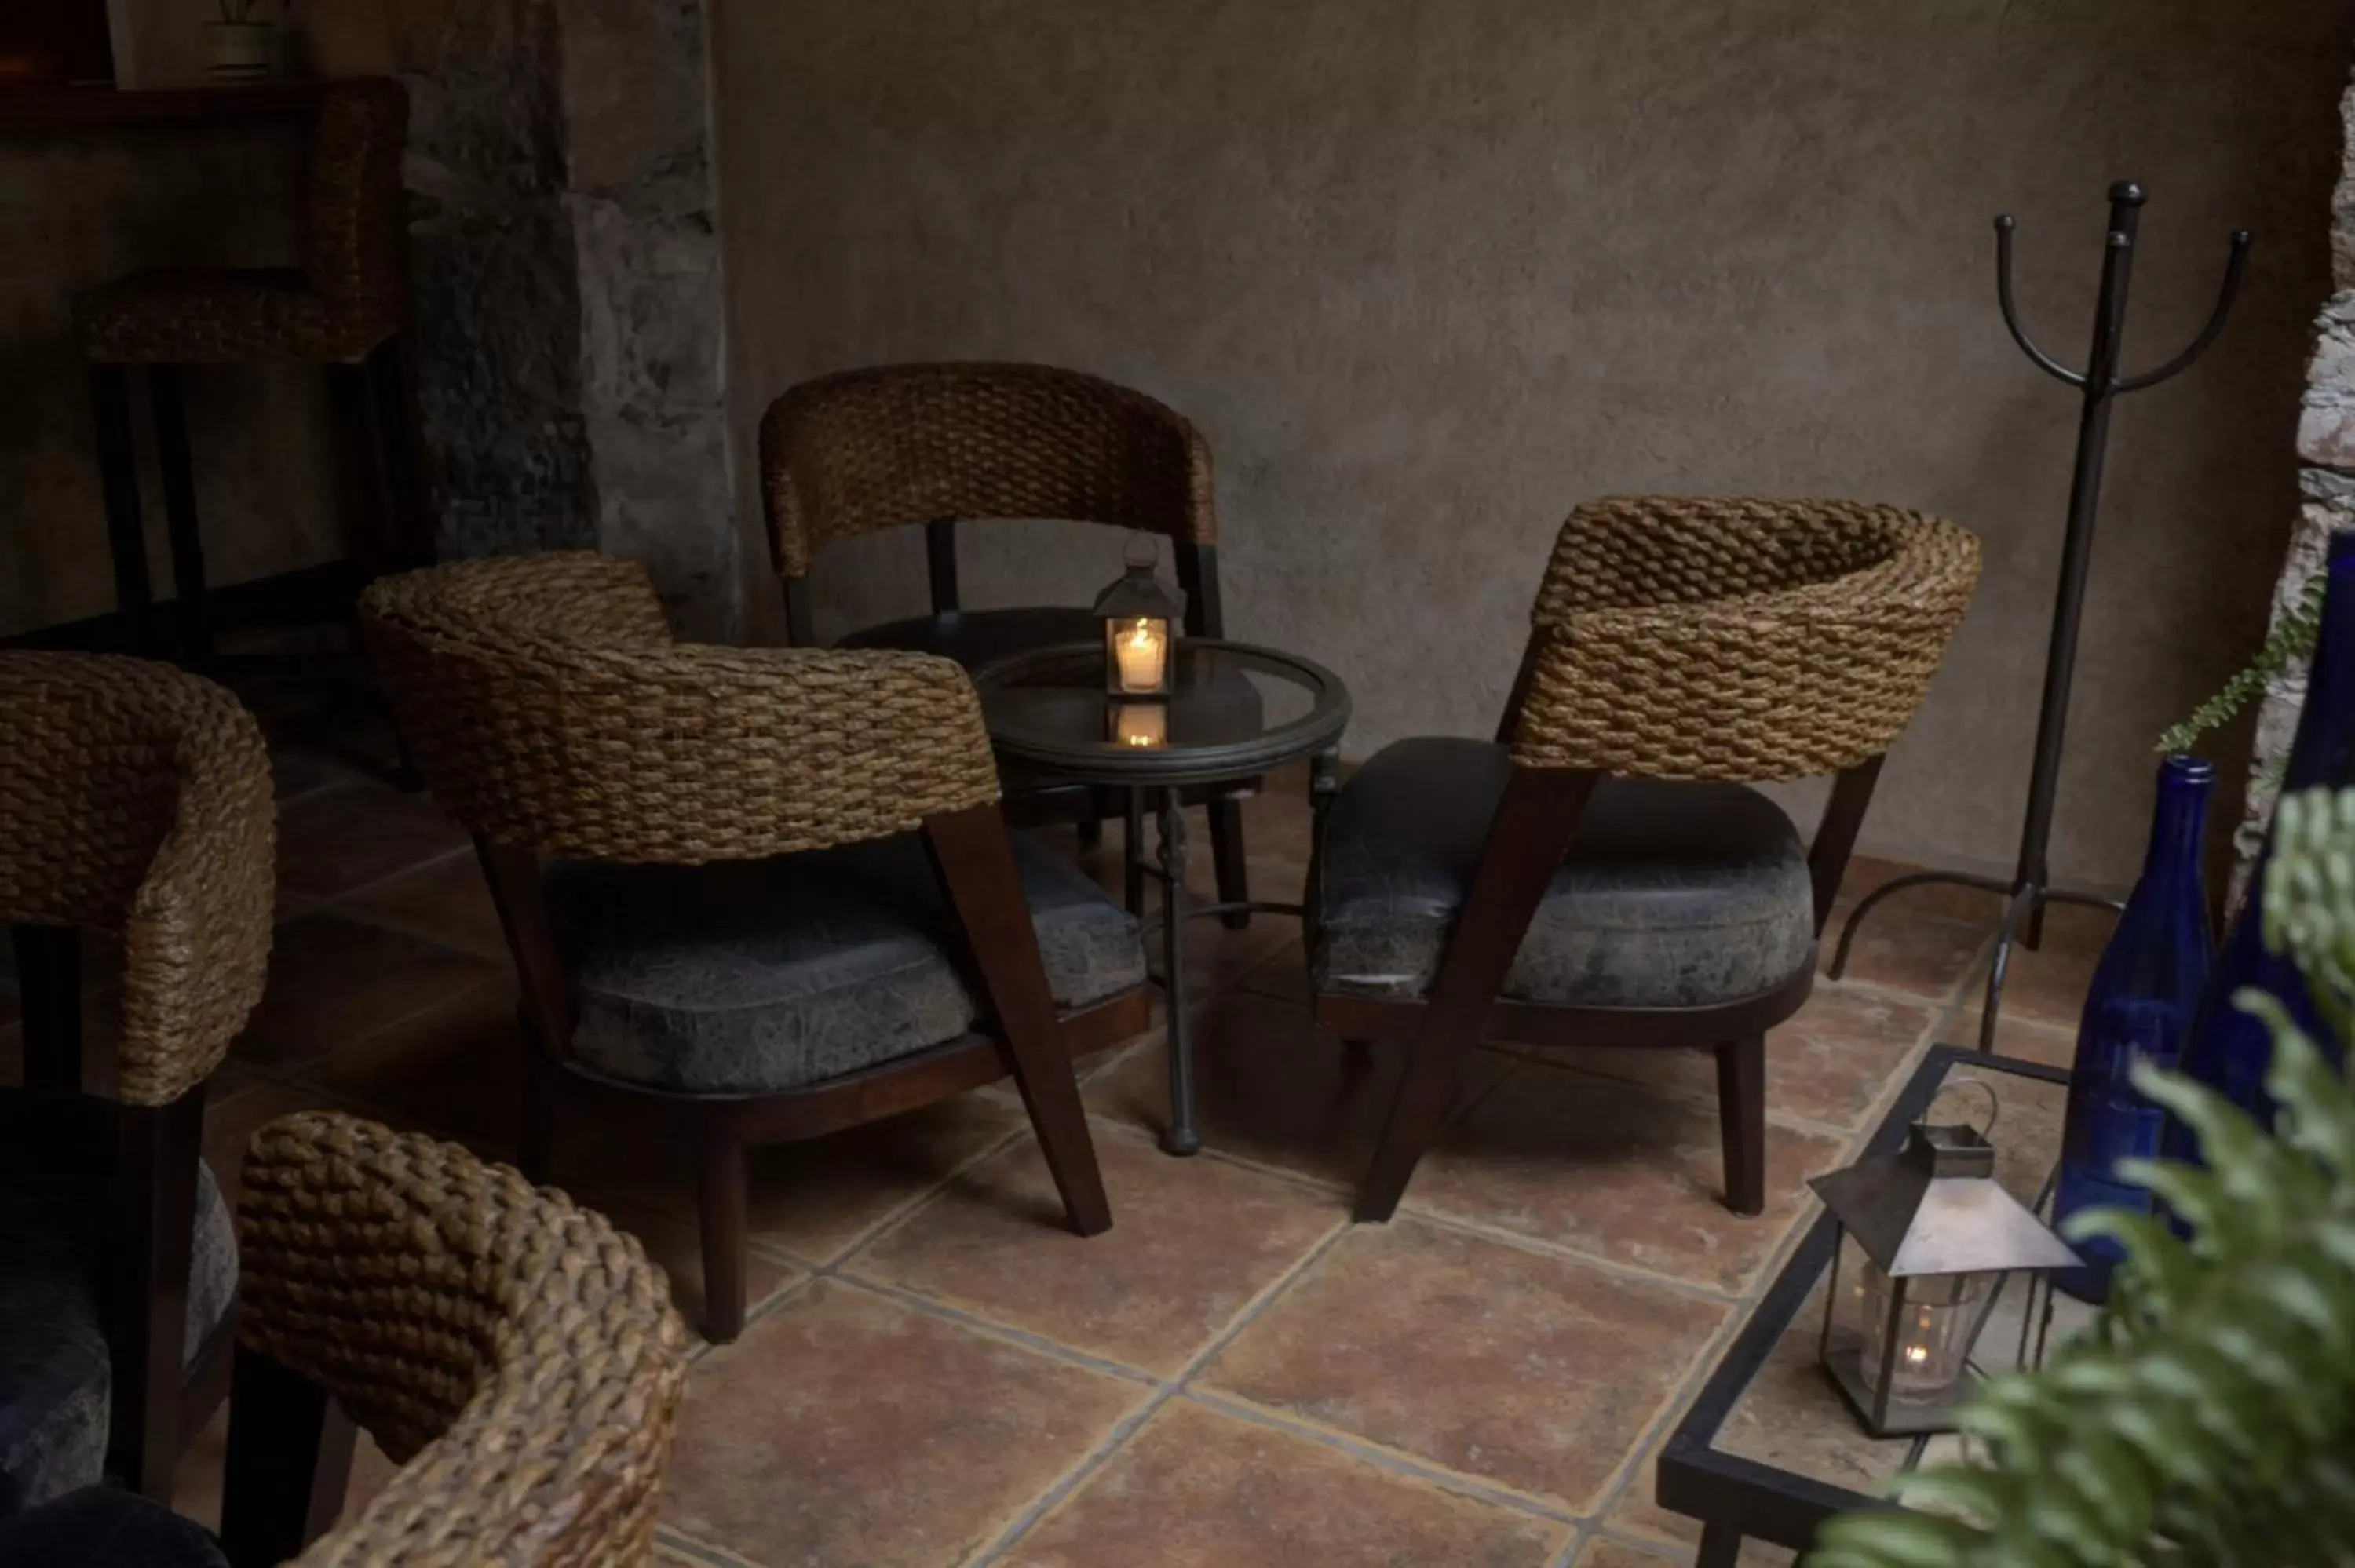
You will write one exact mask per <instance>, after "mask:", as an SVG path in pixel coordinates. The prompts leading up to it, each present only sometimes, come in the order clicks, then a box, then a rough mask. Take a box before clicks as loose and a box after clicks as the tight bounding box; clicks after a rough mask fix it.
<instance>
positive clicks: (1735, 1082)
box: [1717, 1034, 1766, 1214]
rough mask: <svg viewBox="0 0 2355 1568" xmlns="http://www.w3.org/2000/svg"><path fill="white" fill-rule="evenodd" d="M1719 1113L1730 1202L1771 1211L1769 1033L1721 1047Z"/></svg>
mask: <svg viewBox="0 0 2355 1568" xmlns="http://www.w3.org/2000/svg"><path fill="white" fill-rule="evenodd" d="M1717 1115H1718V1121H1719V1126H1720V1130H1721V1135H1722V1137H1723V1139H1724V1142H1725V1206H1726V1207H1727V1208H1729V1209H1732V1211H1733V1212H1734V1213H1737V1214H1763V1213H1765V1212H1766V1037H1765V1036H1764V1034H1753V1035H1751V1036H1749V1037H1748V1038H1746V1039H1742V1040H1729V1041H1727V1042H1726V1043H1725V1044H1722V1045H1720V1046H1719V1047H1718V1048H1717Z"/></svg>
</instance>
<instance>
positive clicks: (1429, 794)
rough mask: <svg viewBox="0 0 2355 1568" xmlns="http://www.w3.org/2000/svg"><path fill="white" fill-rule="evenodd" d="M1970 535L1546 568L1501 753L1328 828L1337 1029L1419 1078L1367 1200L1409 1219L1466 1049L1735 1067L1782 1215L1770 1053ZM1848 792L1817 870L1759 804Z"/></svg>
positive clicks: (1929, 663) (1791, 506) (1838, 522)
mask: <svg viewBox="0 0 2355 1568" xmlns="http://www.w3.org/2000/svg"><path fill="white" fill-rule="evenodd" d="M1978 568H1979V549H1978V541H1977V539H1976V538H1974V537H1973V536H1972V535H1969V534H1967V533H1966V532H1964V531H1963V530H1962V529H1960V528H1957V527H1955V525H1954V524H1950V523H1945V522H1941V521H1939V520H1937V519H1934V518H1931V517H1925V516H1923V515H1921V514H1915V513H1910V512H1901V511H1898V510H1896V509H1894V508H1891V507H1883V506H1870V505H1864V504H1860V503H1852V502H1838V501H1817V502H1780V501H1752V500H1710V501H1699V500H1679V499H1655V498H1645V499H1635V498H1622V499H1615V500H1607V501H1602V502H1597V503H1593V504H1591V505H1586V506H1582V507H1580V508H1579V509H1578V510H1577V511H1576V512H1574V513H1573V514H1572V515H1571V518H1570V521H1569V522H1568V523H1567V524H1565V525H1564V526H1563V528H1562V530H1561V537H1560V538H1559V540H1558V541H1557V542H1556V544H1555V546H1554V551H1553V558H1552V561H1551V563H1550V565H1549V566H1548V567H1547V569H1546V575H1545V581H1544V584H1543V586H1542V587H1541V588H1540V590H1539V592H1538V598H1537V606H1536V609H1535V610H1534V611H1533V612H1532V614H1531V617H1530V620H1531V621H1532V630H1531V633H1530V637H1529V645H1528V649H1527V652H1525V654H1524V656H1523V658H1522V662H1521V670H1520V675H1519V678H1518V680H1517V681H1516V683H1515V684H1514V688H1513V693H1512V695H1511V697H1510V698H1509V699H1508V703H1507V705H1506V713H1505V717H1504V722H1503V724H1502V726H1500V728H1499V731H1498V736H1497V742H1496V744H1494V745H1490V744H1488V743H1486V742H1482V741H1476V740H1457V739H1419V740H1407V741H1401V742H1399V743H1397V744H1396V745H1393V746H1391V747H1386V748H1384V749H1383V750H1382V751H1380V753H1378V754H1376V755H1375V756H1374V757H1373V758H1371V759H1370V760H1369V761H1368V762H1367V763H1366V764H1365V766H1364V767H1363V768H1360V769H1359V771H1358V772H1357V773H1356V775H1354V776H1353V777H1352V778H1351V779H1350V780H1349V782H1348V785H1347V786H1346V787H1345V788H1344V789H1342V791H1341V794H1340V796H1339V798H1338V800H1336V802H1335V803H1334V805H1333V807H1332V809H1331V810H1330V812H1329V814H1328V816H1327V821H1326V828H1325V842H1324V844H1323V845H1322V846H1321V851H1320V856H1319V861H1318V879H1319V885H1318V887H1317V888H1316V890H1315V891H1314V892H1313V894H1312V897H1314V898H1315V899H1316V901H1317V907H1318V917H1317V920H1316V928H1315V937H1314V945H1313V948H1312V951H1311V955H1310V968H1311V976H1312V983H1313V988H1314V991H1315V992H1316V1016H1317V1020H1318V1022H1320V1023H1322V1024H1324V1025H1326V1026H1327V1027H1328V1028H1330V1029H1332V1030H1333V1031H1334V1032H1336V1033H1338V1034H1339V1035H1341V1036H1342V1037H1343V1038H1344V1039H1348V1040H1352V1041H1368V1040H1377V1039H1392V1040H1403V1041H1406V1042H1409V1043H1410V1045H1411V1052H1412V1054H1411V1057H1410V1061H1409V1065H1408V1068H1407V1073H1406V1076H1405V1078H1404V1080H1403V1081H1402V1083H1401V1085H1400V1087H1399V1091H1398V1098H1397V1101H1396V1103H1395V1105H1394V1106H1393V1107H1392V1109H1391V1118H1390V1123H1389V1126H1388V1128H1386V1130H1385V1131H1384V1133H1383V1137H1382V1141H1381V1144H1380V1150H1379V1151H1378V1152H1377V1153H1376V1155H1375V1158H1374V1161H1373V1165H1372V1168H1371V1171H1369V1175H1368V1177H1367V1179H1366V1182H1365V1185H1364V1187H1363V1188H1362V1189H1361V1190H1360V1192H1359V1200H1358V1217H1359V1219H1361V1220H1384V1219H1388V1218H1389V1217H1390V1215H1391V1213H1392V1211H1393V1210H1394V1209H1395V1208H1396V1207H1397V1204H1398V1201H1399V1198H1400V1195H1401V1193H1402V1192H1404V1190H1405V1187H1406V1183H1407V1181H1408V1179H1409V1177H1410V1176H1411V1175H1412V1173H1413V1171H1414V1167H1415V1163H1416V1161H1417V1160H1420V1159H1421V1157H1422V1155H1423V1150H1425V1149H1426V1148H1427V1147H1428V1146H1429V1145H1430V1143H1431V1141H1432V1139H1433V1138H1434V1137H1435V1136H1437V1134H1438V1131H1439V1128H1440V1126H1441V1124H1442V1122H1443V1121H1444V1118H1445V1116H1446V1112H1447V1108H1448V1106H1449V1105H1450V1103H1451V1101H1452V1100H1453V1097H1454V1096H1455V1090H1456V1087H1457V1085H1458V1083H1459V1081H1460V1079H1461V1076H1462V1074H1463V1069H1464V1066H1465V1061H1466V1059H1467V1057H1468V1054H1469V1053H1470V1051H1471V1049H1472V1046H1473V1044H1475V1043H1476V1041H1478V1040H1481V1039H1496V1038H1503V1039H1508V1040H1513V1041H1518V1042H1522V1043H1526V1044H1538V1045H1565V1046H1567V1045H1609V1046H1636V1047H1659V1048H1681V1049H1703V1050H1708V1051H1710V1052H1712V1053H1714V1054H1715V1055H1716V1057H1717V1080H1718V1093H1719V1101H1720V1115H1721V1118H1722V1122H1723V1138H1724V1146H1725V1167H1726V1174H1725V1181H1726V1191H1727V1202H1728V1205H1729V1206H1730V1207H1731V1208H1732V1209H1733V1210H1734V1211H1735V1212H1736V1213H1744V1214H1754V1213H1760V1212H1761V1211H1762V1210H1763V1208H1764V1203H1765V1034H1766V1031H1767V1030H1768V1029H1770V1028H1772V1027H1774V1025H1775V1024H1777V1023H1780V1022H1783V1021H1784V1020H1785V1019H1786V1018H1788V1017H1790V1016H1791V1014H1792V1013H1794V1012H1797V1011H1798V1009H1799V1007H1800V1006H1801V1004H1802V1003H1804V1002H1805V1001H1806V998H1807V995H1808V992H1809V991H1810V989H1811V988H1812V986H1813V984H1814V980H1815V969H1816V966H1815V944H1816V938H1817V936H1818V935H1819V934H1820V933H1821V931H1822V928H1823V923H1824V920H1825V918H1826V916H1828V914H1829V912H1830V908H1831V903H1832V899H1833V897H1834V895H1836V893H1837V892H1838V887H1839V883H1840V877H1841V874H1843V872H1844V871H1845V870H1846V868H1847V864H1848V858H1849V851H1850V850H1851V849H1852V848H1853V847H1854V845H1855V842H1856V835H1857V832H1858V830H1859V827H1860V825H1861V824H1862V821H1863V818H1864V812H1865V809H1866V806H1867V805H1868V804H1869V802H1870V800H1871V796H1872V789H1873V785H1874V782H1875V781H1876V779H1878V777H1879V775H1880V771H1881V758H1882V755H1883V753H1885V752H1886V751H1887V749H1888V747H1889V746H1890V744H1891V742H1892V741H1894V740H1895V739H1896V738H1897V736H1898V735H1899V734H1900V733H1901V732H1902V730H1903V729H1904V727H1905V726H1906V724H1907V723H1908V722H1909V721H1910V720H1911V719H1912V718H1913V714H1914V711H1915V710H1916V709H1917V708H1918V707H1919V706H1920V705H1921V703H1922V699H1923V694H1924V693H1925V692H1926V690H1927V689H1928V686H1929V683H1930V678H1931V676H1932V675H1933V674H1934V673H1936V671H1937V669H1938V665H1939V662H1940V661H1941V659H1942V658H1943V657H1944V655H1945V648H1946V643H1947V641H1948V639H1949V638H1950V637H1951V636H1952V635H1953V632H1954V630H1955V627H1956V625H1958V624H1959V623H1960V622H1961V620H1962V618H1963V612H1964V610H1965V609H1966V607H1967V606H1968V604H1969V602H1970V596H1971V591H1972V589H1973V588H1974V586H1975V585H1976V584H1977V579H1978ZM1823 774H1831V775H1834V776H1835V778H1836V782H1835V784H1834V786H1833V789H1832V794H1831V800H1830V803H1829V804H1828V807H1827V808H1826V810H1825V815H1824V820H1823V822H1822V825H1821V826H1820V827H1819V828H1818V830H1817V833H1816V838H1815V842H1814V845H1813V847H1812V849H1811V850H1808V849H1803V848H1802V847H1801V844H1800V841H1799V835H1798V832H1797V831H1796V829H1795V828H1794V827H1793V826H1792V824H1791V822H1790V821H1789V820H1788V819H1787V818H1786V817H1785V816H1784V814H1783V812H1782V811H1781V810H1780V809H1779V808H1777V807H1776V806H1775V805H1774V803H1773V802H1772V801H1771V800H1767V799H1766V797H1764V795H1761V794H1759V793H1758V792H1757V791H1755V790H1753V789H1747V788H1745V787H1744V786H1745V785H1747V784H1749V783H1753V782H1759V781H1764V780H1771V779H1799V778H1806V777H1812V776H1818V775H1823Z"/></svg>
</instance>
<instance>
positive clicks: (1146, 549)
mask: <svg viewBox="0 0 2355 1568" xmlns="http://www.w3.org/2000/svg"><path fill="white" fill-rule="evenodd" d="M1159 556H1160V550H1159V547H1158V546H1156V544H1155V543H1154V541H1153V537H1152V535H1147V534H1138V535H1132V536H1131V537H1130V539H1129V543H1128V569H1127V570H1126V571H1124V572H1123V573H1122V574H1121V576H1120V577H1119V579H1118V580H1117V581H1115V582H1114V584H1113V585H1112V586H1111V587H1110V588H1106V589H1104V590H1103V593H1101V594H1099V595H1097V596H1096V607H1095V617H1096V619H1097V620H1100V621H1102V622H1103V638H1104V694H1106V695H1107V696H1110V697H1113V698H1115V699H1127V700H1130V701H1135V700H1136V699H1140V698H1142V699H1144V700H1146V701H1148V702H1149V701H1152V700H1153V699H1155V698H1156V697H1167V695H1168V694H1169V687H1170V675H1171V669H1172V666H1173V664H1174V662H1175V661H1174V654H1175V652H1176V650H1175V648H1174V647H1173V644H1174V643H1175V641H1176V639H1177V626H1178V622H1179V620H1180V619H1181V618H1182V617H1183V616H1184V615H1185V613H1186V598H1185V596H1184V595H1183V594H1181V593H1179V592H1178V591H1177V589H1175V588H1171V587H1170V586H1169V585H1168V584H1167V583H1165V582H1163V581H1162V580H1161V578H1160V577H1158V576H1157V575H1156V573H1155V571H1154V567H1155V566H1156V563H1157V561H1158V559H1159Z"/></svg>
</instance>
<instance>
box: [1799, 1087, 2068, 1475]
mask: <svg viewBox="0 0 2355 1568" xmlns="http://www.w3.org/2000/svg"><path fill="white" fill-rule="evenodd" d="M1808 1185H1809V1186H1811V1187H1813V1188H1814V1189H1815V1190H1816V1192H1817V1195H1818V1196H1819V1197H1821V1198H1822V1199H1823V1201H1824V1206H1825V1208H1827V1209H1828V1210H1829V1211H1830V1212H1831V1214H1832V1217H1833V1218H1834V1219H1835V1220H1836V1221H1838V1226H1839V1231H1838V1236H1837V1238H1836V1240H1835V1245H1834V1249H1833V1253H1832V1258H1831V1265H1830V1270H1829V1277H1828V1284H1827V1287H1826V1293H1825V1301H1824V1321H1823V1330H1822V1339H1821V1341H1820V1344H1819V1355H1820V1359H1821V1360H1822V1362H1823V1366H1824V1370H1825V1372H1826V1373H1827V1374H1828V1376H1829V1377H1830V1378H1831V1381H1832V1383H1833V1384H1834V1385H1835V1386H1836V1387H1838V1389H1839V1391H1840V1393H1841V1394H1842V1395H1843V1396H1845V1397H1846V1398H1847V1400H1848V1402H1849V1405H1850V1406H1851V1407H1853V1408H1854V1409H1855V1411H1856V1414H1857V1416H1858V1418H1859V1420H1860V1421H1862V1422H1863V1423H1864V1425H1865V1429H1866V1430H1867V1431H1868V1432H1870V1434H1871V1435H1872V1436H1876V1437H1899V1436H1912V1435H1914V1434H1919V1433H1930V1432H1947V1431H1952V1430H1953V1429H1954V1414H1955V1407H1956V1406H1957V1405H1958V1404H1960V1403H1961V1399H1962V1396H1963V1394H1964V1393H1965V1392H1966V1389H1967V1388H1968V1386H1969V1382H1970V1377H1969V1369H1968V1363H1969V1361H1970V1358H1971V1354H1972V1352H1973V1350H1974V1349H1975V1348H1976V1346H1977V1341H1978V1338H1979V1334H1980V1332H1981V1330H1983V1329H1984V1328H1985V1327H1986V1324H1987V1317H1988V1315H1989V1314H1990V1313H1991V1312H1992V1311H1993V1309H1994V1306H1995V1303H1996V1302H1997V1301H1998V1299H2000V1298H2001V1296H2002V1293H2003V1290H2004V1287H2005V1284H2006V1282H2007V1279H2008V1277H2009V1276H2011V1275H2013V1274H2027V1275H2030V1276H2031V1284H2032V1277H2036V1276H2049V1275H2050V1274H2051V1272H2052V1271H2054V1270H2057V1269H2064V1268H2077V1267H2082V1266H2083V1260H2082V1259H2081V1258H2080V1257H2079V1256H2078V1255H2077V1254H2076V1253H2075V1251H2074V1250H2073V1249H2072V1248H2071V1247H2070V1246H2069V1245H2068V1244H2067V1243H2066V1242H2064V1241H2062V1239H2061V1238H2060V1237H2059V1236H2058V1235H2056V1234H2053V1232H2052V1231H2051V1228H2050V1227H2049V1226H2047V1225H2046V1224H2044V1222H2043V1221H2042V1220H2041V1219H2039V1218H2038V1217H2037V1216H2036V1213H2035V1211H2034V1210H2032V1209H2030V1208H2029V1207H2028V1205H2026V1204H2024V1203H2022V1202H2020V1201H2019V1199H2017V1198H2015V1197H2013V1196H2012V1195H2011V1194H2010V1193H2009V1192H2007V1191H2006V1190H2005V1189H2004V1187H2003V1185H2002V1183H2000V1182H1999V1181H1997V1180H1996V1179H1995V1146H1994V1145H1993V1144H1991V1143H1989V1142H1988V1141H1987V1138H1986V1137H1985V1135H1983V1134H1982V1133H1981V1132H1979V1130H1978V1129H1977V1128H1971V1127H1962V1126H1931V1125H1926V1124H1917V1125H1915V1126H1914V1127H1913V1129H1912V1130H1911V1132H1910V1133H1909V1134H1908V1135H1907V1137H1906V1139H1905V1143H1904V1146H1903V1147H1902V1148H1901V1149H1900V1150H1897V1152H1896V1153H1894V1154H1890V1155H1884V1156H1882V1157H1881V1158H1879V1159H1875V1160H1864V1161H1862V1162H1860V1163H1859V1164H1856V1165H1852V1166H1850V1167H1849V1168H1848V1169H1847V1170H1845V1171H1833V1172H1832V1173H1830V1174H1829V1175H1827V1176H1819V1177H1817V1178H1816V1179H1815V1180H1814V1181H1810V1182H1809V1183H1808ZM1850 1239H1853V1240H1854V1241H1855V1242H1856V1244H1857V1245H1858V1247H1859V1249H1860V1250H1861V1251H1862V1252H1863V1253H1864V1255H1865V1257H1866V1259H1867V1260H1868V1261H1869V1263H1870V1266H1871V1267H1872V1268H1875V1269H1878V1270H1879V1271H1880V1273H1881V1276H1882V1277H1884V1278H1885V1280H1886V1281H1887V1285H1888V1291H1887V1299H1886V1302H1885V1303H1884V1304H1883V1306H1882V1309H1881V1313H1880V1315H1879V1316H1880V1322H1879V1328H1880V1333H1879V1336H1878V1339H1879V1350H1880V1360H1879V1364H1878V1365H1877V1366H1872V1367H1868V1366H1867V1365H1866V1364H1865V1360H1864V1357H1865V1351H1866V1348H1867V1347H1868V1346H1870V1345H1871V1344H1872V1343H1873V1342H1874V1335H1873V1332H1872V1330H1873V1328H1874V1325H1873V1323H1872V1322H1870V1321H1865V1322H1862V1323H1859V1325H1858V1327H1857V1329H1856V1330H1853V1331H1851V1333H1850V1334H1849V1335H1848V1336H1846V1337H1843V1336H1842V1335H1841V1334H1840V1333H1839V1332H1838V1328H1839V1318H1840V1273H1841V1266H1842V1263H1843V1262H1844V1261H1845V1255H1846V1253H1847V1243H1848V1242H1849V1240H1850ZM1976 1280H1984V1281H1985V1282H1986V1285H1987V1288H1986V1289H1985V1291H1984V1292H1983V1293H1981V1292H1977V1291H1975V1290H1973V1289H1972V1288H1971V1287H1970V1282H1972V1281H1976ZM1939 1295H1948V1296H1951V1297H1952V1298H1953V1299H1951V1300H1944V1301H1940V1300H1934V1299H1932V1298H1934V1297H1936V1296H1939ZM1866 1308H1867V1310H1868V1311H1870V1308H1871V1299H1870V1292H1867V1297H1866ZM1933 1312H1938V1313H1954V1314H1958V1315H1966V1319H1967V1320H1963V1319H1961V1318H1957V1319H1939V1320H1937V1321H1936V1323H1935V1325H1933V1322H1932V1320H1931V1319H1930V1317H1929V1314H1931V1313H1933ZM1909 1314H1913V1319H1912V1322H1911V1323H1910V1324H1909V1321H1908V1315H1909ZM1956 1323H1959V1331H1960V1336H1961V1337H1960V1340H1959V1343H1958V1344H1956V1345H1955V1348H1954V1351H1953V1354H1952V1357H1951V1361H1952V1371H1951V1372H1950V1373H1948V1374H1945V1375H1944V1376H1942V1377H1941V1378H1940V1379H1939V1380H1938V1381H1939V1382H1940V1383H1943V1386H1940V1387H1935V1388H1934V1389H1932V1390H1930V1391H1928V1392H1926V1393H1923V1394H1919V1395H1910V1394H1901V1393H1900V1392H1899V1388H1898V1383H1899V1381H1900V1379H1899V1373H1900V1371H1901V1366H1900V1356H1901V1353H1902V1351H1904V1350H1906V1349H1907V1348H1909V1347H1911V1348H1919V1349H1921V1350H1923V1351H1924V1352H1925V1354H1926V1353H1934V1352H1935V1351H1936V1350H1937V1348H1938V1347H1937V1345H1936V1342H1935V1340H1932V1339H1928V1338H1925V1335H1926V1334H1927V1333H1928V1332H1929V1331H1930V1330H1931V1329H1932V1328H1933V1326H1934V1327H1935V1328H1936V1329H1937V1330H1940V1331H1944V1330H1947V1329H1948V1328H1950V1327H1952V1326H1954V1325H1955V1324H1956Z"/></svg>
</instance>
